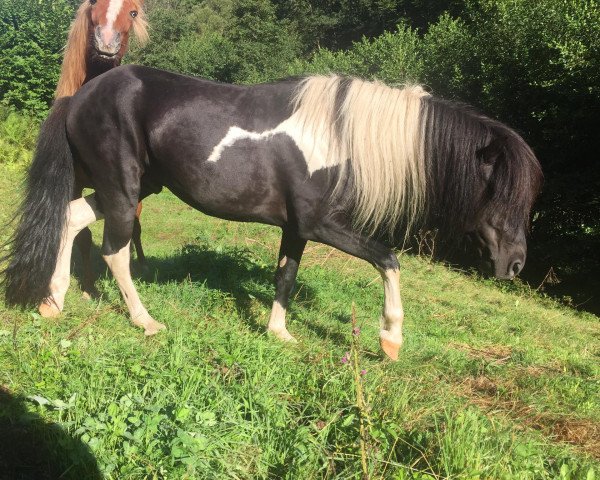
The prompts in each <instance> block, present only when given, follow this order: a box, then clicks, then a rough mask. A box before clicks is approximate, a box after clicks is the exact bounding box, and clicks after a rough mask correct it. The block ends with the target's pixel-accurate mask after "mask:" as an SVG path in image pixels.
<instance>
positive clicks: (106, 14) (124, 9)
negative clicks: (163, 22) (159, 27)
mask: <svg viewBox="0 0 600 480" xmlns="http://www.w3.org/2000/svg"><path fill="white" fill-rule="evenodd" d="M89 4H90V20H91V28H92V29H93V40H92V47H93V48H94V49H95V52H96V53H97V54H98V55H99V56H100V57H102V58H105V59H115V60H118V61H120V60H121V58H122V57H123V55H124V54H125V51H126V50H127V44H128V41H129V31H130V30H131V29H135V30H136V33H137V34H138V36H141V37H145V36H146V32H145V30H146V29H145V25H144V22H143V17H140V15H143V11H142V1H141V0H89Z"/></svg>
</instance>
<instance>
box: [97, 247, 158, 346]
mask: <svg viewBox="0 0 600 480" xmlns="http://www.w3.org/2000/svg"><path fill="white" fill-rule="evenodd" d="M129 248H130V243H129V242H127V244H126V245H125V246H124V247H122V248H121V249H120V250H118V251H117V252H115V253H112V254H108V255H103V257H104V260H105V261H106V263H107V265H108V267H109V268H110V271H111V272H112V274H113V277H115V280H116V281H117V284H118V285H119V289H120V290H121V293H122V294H123V298H124V299H125V303H126V304H127V308H128V310H129V315H130V316H131V321H132V322H133V324H134V325H137V326H138V327H142V328H143V329H144V333H145V334H146V335H147V336H150V335H155V334H157V333H158V332H159V331H161V330H163V329H164V328H166V326H165V325H163V324H162V323H159V322H157V321H156V320H154V319H153V318H152V317H151V316H150V314H149V313H148V311H147V310H146V308H145V307H144V305H142V302H141V301H140V297H139V295H138V293H137V290H136V289H135V286H134V284H133V280H132V279H131V272H130V270H129V260H130V249H129Z"/></svg>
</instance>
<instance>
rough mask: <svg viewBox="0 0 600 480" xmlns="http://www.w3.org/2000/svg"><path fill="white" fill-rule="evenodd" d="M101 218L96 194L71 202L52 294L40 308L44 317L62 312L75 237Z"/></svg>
mask: <svg viewBox="0 0 600 480" xmlns="http://www.w3.org/2000/svg"><path fill="white" fill-rule="evenodd" d="M101 218H102V213H101V212H100V210H99V209H98V206H97V204H96V199H95V197H94V195H90V196H88V197H85V198H78V199H77V200H73V201H72V202H71V203H70V204H69V211H68V213H67V222H66V223H65V226H64V231H63V236H62V241H61V246H60V253H59V255H58V258H57V260H56V267H55V268H54V274H53V275H52V280H51V281H50V296H49V297H48V298H46V299H45V300H44V301H42V303H41V304H40V306H39V308H38V310H39V312H40V314H41V315H42V317H46V318H49V317H56V316H58V315H60V313H61V312H62V310H63V307H64V304H65V295H66V293H67V290H68V289H69V283H70V280H71V252H72V251H73V242H74V240H75V237H76V236H77V235H78V234H79V232H81V231H82V230H83V229H84V228H85V227H87V226H88V225H90V224H91V223H93V222H95V221H96V220H100V219H101Z"/></svg>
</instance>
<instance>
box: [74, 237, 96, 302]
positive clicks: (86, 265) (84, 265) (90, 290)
mask: <svg viewBox="0 0 600 480" xmlns="http://www.w3.org/2000/svg"><path fill="white" fill-rule="evenodd" d="M75 244H76V245H77V248H78V249H79V253H81V269H82V272H81V289H82V290H83V296H84V297H85V298H87V299H90V298H92V297H95V296H96V288H95V287H94V270H93V268H92V256H91V252H92V232H91V230H90V229H89V228H87V227H86V228H84V229H83V230H82V231H81V232H79V234H78V235H77V236H76V237H75Z"/></svg>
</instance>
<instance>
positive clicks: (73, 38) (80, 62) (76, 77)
mask: <svg viewBox="0 0 600 480" xmlns="http://www.w3.org/2000/svg"><path fill="white" fill-rule="evenodd" d="M130 31H133V33H134V34H135V35H136V37H137V39H138V41H140V42H145V41H146V40H147V39H148V33H147V24H146V20H145V16H144V11H143V0H86V1H84V2H83V3H82V4H81V6H80V7H79V9H78V10H77V14H76V16H75V20H74V21H73V23H72V24H71V29H70V31H69V37H68V40H67V45H66V47H65V54H64V58H63V64H62V68H61V73H60V78H59V80H58V86H57V88H56V95H55V96H56V98H61V97H68V96H72V95H74V94H75V92H77V90H79V89H80V88H81V86H82V85H83V84H85V83H87V82H89V81H90V80H92V79H93V78H96V77H97V76H98V75H101V74H102V73H104V72H107V71H108V70H110V69H112V68H115V67H118V66H119V65H120V64H121V60H122V59H123V56H124V55H125V53H126V52H127V48H128V45H129V34H130ZM85 183H86V182H85V180H84V179H77V181H76V184H75V187H74V198H80V197H81V195H82V191H83V188H84V186H85ZM141 207H142V204H141V203H140V204H139V205H138V209H137V212H136V220H135V223H134V230H133V243H134V245H135V249H136V252H137V258H138V261H140V262H142V263H143V262H144V259H145V257H144V251H143V249H142V242H141V227H140V223H139V216H140V214H141ZM75 243H76V244H77V246H78V247H79V250H80V251H81V257H82V270H83V275H82V280H81V286H82V289H83V291H84V292H85V294H87V295H91V293H92V292H93V290H94V277H93V274H92V265H91V260H90V250H91V246H92V234H91V232H90V230H89V228H85V229H83V230H82V231H81V233H80V234H79V235H78V236H77V238H76V239H75ZM40 307H41V313H42V314H45V315H49V314H51V310H52V307H51V306H48V305H44V304H42V305H41V306H40Z"/></svg>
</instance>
